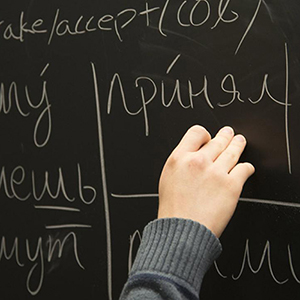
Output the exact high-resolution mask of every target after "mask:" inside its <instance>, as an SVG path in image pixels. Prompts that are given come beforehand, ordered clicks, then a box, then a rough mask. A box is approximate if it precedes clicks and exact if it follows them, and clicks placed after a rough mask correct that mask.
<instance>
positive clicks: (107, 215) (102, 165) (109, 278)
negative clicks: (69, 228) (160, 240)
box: [91, 62, 112, 300]
mask: <svg viewBox="0 0 300 300" xmlns="http://www.w3.org/2000/svg"><path fill="white" fill-rule="evenodd" d="M91 66H92V72H93V79H94V88H95V101H96V107H97V124H98V140H99V152H100V168H101V176H102V187H103V198H104V211H105V224H106V243H107V288H108V297H109V300H112V254H111V230H110V213H109V203H108V193H107V182H106V172H105V160H104V147H103V135H102V124H101V110H100V101H99V91H98V81H97V75H96V70H95V65H94V64H93V63H92V62H91Z"/></svg>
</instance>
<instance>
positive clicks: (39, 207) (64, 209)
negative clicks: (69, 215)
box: [34, 205, 80, 212]
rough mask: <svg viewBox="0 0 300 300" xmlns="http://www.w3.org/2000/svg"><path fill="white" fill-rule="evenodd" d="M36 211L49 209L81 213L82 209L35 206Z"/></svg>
mask: <svg viewBox="0 0 300 300" xmlns="http://www.w3.org/2000/svg"><path fill="white" fill-rule="evenodd" d="M34 208H36V209H47V210H48V209H49V210H63V211H73V212H80V209H78V208H73V207H65V206H51V205H35V206H34Z"/></svg>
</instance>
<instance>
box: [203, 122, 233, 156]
mask: <svg viewBox="0 0 300 300" xmlns="http://www.w3.org/2000/svg"><path fill="white" fill-rule="evenodd" d="M233 136H234V131H233V129H232V128H231V127H229V126H225V127H223V128H222V129H221V130H220V131H219V132H218V133H217V134H216V136H215V137H214V138H213V139H212V140H211V141H210V142H209V143H207V144H206V145H205V146H203V148H202V149H201V152H202V153H203V154H204V155H205V156H206V157H207V158H209V159H211V160H212V161H214V160H215V159H216V158H217V157H218V156H219V155H220V154H221V153H222V152H223V151H224V150H225V149H226V148H227V146H228V145H229V143H230V142H231V140H232V138H233Z"/></svg>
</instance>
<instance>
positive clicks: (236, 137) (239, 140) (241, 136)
mask: <svg viewBox="0 0 300 300" xmlns="http://www.w3.org/2000/svg"><path fill="white" fill-rule="evenodd" d="M234 139H235V140H236V141H238V142H243V143H244V142H245V141H246V139H245V137H244V136H243V135H241V134H238V135H236V136H235V137H234Z"/></svg>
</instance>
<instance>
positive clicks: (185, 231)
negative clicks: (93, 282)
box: [120, 218, 221, 300]
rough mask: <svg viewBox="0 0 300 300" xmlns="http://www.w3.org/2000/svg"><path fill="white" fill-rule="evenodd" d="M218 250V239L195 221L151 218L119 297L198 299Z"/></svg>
mask: <svg viewBox="0 0 300 300" xmlns="http://www.w3.org/2000/svg"><path fill="white" fill-rule="evenodd" d="M220 252H221V244H220V242H219V240H218V239H217V238H216V237H215V235H214V234H212V233H211V231H210V230H208V229H207V228H206V227H205V226H203V225H200V224H199V223H198V222H194V221H191V220H185V219H177V218H171V219H159V220H156V221H153V222H151V223H149V224H148V225H147V226H146V227H145V230H144V233H143V239H142V242H141V245H140V248H139V251H138V254H137V257H136V260H135V262H134V265H133V267H132V270H131V273H130V277H129V279H128V281H127V283H126V285H125V287H124V290H123V292H122V295H121V298H120V299H121V300H125V299H174V300H176V299H198V295H199V291H200V286H201V283H202V279H203V276H204V274H205V273H206V271H207V270H208V269H209V267H210V266H211V264H212V263H213V261H214V260H215V259H216V258H217V257H218V255H219V254H220Z"/></svg>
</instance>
